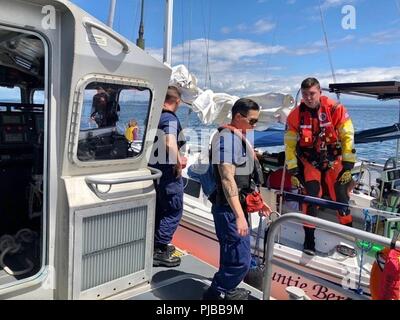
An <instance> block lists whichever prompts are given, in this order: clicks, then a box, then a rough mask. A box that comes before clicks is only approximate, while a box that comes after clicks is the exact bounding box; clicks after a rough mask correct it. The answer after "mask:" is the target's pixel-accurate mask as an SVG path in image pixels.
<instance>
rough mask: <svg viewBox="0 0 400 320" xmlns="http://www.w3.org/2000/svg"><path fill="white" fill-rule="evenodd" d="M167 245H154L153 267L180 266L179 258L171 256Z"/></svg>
mask: <svg viewBox="0 0 400 320" xmlns="http://www.w3.org/2000/svg"><path fill="white" fill-rule="evenodd" d="M171 254H172V252H171V250H170V249H169V248H168V245H156V246H155V248H154V254H153V266H154V267H158V266H163V267H177V266H179V265H180V264H181V258H179V257H174V256H172V255H171Z"/></svg>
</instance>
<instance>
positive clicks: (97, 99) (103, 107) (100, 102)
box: [90, 87, 109, 128]
mask: <svg viewBox="0 0 400 320" xmlns="http://www.w3.org/2000/svg"><path fill="white" fill-rule="evenodd" d="M96 90H97V93H96V94H95V95H94V96H93V102H92V111H91V114H90V118H91V119H92V120H93V121H95V122H96V124H97V126H98V127H99V128H104V127H107V106H108V103H109V96H108V94H107V92H106V91H105V90H104V89H103V88H102V87H97V88H96Z"/></svg>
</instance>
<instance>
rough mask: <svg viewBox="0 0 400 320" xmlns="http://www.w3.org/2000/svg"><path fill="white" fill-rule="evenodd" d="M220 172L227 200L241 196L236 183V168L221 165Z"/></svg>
mask: <svg viewBox="0 0 400 320" xmlns="http://www.w3.org/2000/svg"><path fill="white" fill-rule="evenodd" d="M218 171H219V174H220V176H221V183H222V189H223V190H224V194H225V197H226V198H227V199H229V198H233V197H236V196H238V195H239V190H238V187H237V185H236V181H235V166H234V165H233V164H227V163H224V164H220V165H218Z"/></svg>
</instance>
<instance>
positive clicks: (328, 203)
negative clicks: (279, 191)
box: [283, 191, 400, 217]
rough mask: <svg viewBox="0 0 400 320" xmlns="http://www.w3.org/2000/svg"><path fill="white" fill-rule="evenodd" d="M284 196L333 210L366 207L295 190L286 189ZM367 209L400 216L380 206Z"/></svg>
mask: <svg viewBox="0 0 400 320" xmlns="http://www.w3.org/2000/svg"><path fill="white" fill-rule="evenodd" d="M283 196H284V197H285V200H293V201H297V202H300V203H301V202H306V203H309V204H314V205H318V206H320V207H324V208H329V209H332V210H340V209H346V208H351V209H360V210H362V209H365V207H361V206H359V205H356V204H352V203H348V204H346V203H343V202H338V201H332V200H327V199H322V198H318V197H313V196H309V195H304V194H299V193H293V192H289V191H284V192H283ZM367 209H368V211H369V212H370V213H373V214H375V215H378V216H387V215H390V216H396V217H398V216H400V215H399V214H398V213H396V212H390V211H385V210H382V209H378V208H372V207H368V208H367Z"/></svg>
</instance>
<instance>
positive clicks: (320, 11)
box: [319, 1, 340, 101]
mask: <svg viewBox="0 0 400 320" xmlns="http://www.w3.org/2000/svg"><path fill="white" fill-rule="evenodd" d="M319 14H320V16H321V25H322V31H323V33H324V39H325V46H326V51H327V53H328V60H329V64H330V66H331V72H332V79H333V83H336V74H335V69H334V67H333V61H332V55H331V50H330V48H329V42H328V35H327V33H326V28H325V21H324V15H323V13H322V8H321V1H320V2H319ZM336 96H337V98H338V100H339V101H340V94H339V93H336Z"/></svg>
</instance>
